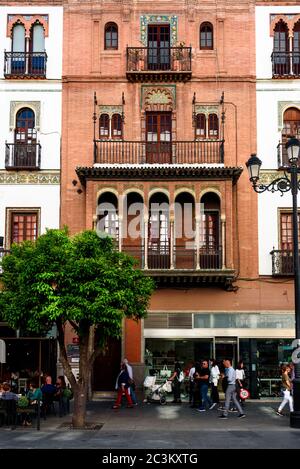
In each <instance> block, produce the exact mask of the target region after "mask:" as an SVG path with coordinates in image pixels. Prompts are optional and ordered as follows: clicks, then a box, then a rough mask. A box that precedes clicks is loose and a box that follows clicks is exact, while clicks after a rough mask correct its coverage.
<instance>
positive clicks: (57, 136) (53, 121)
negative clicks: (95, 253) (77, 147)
mask: <svg viewBox="0 0 300 469" xmlns="http://www.w3.org/2000/svg"><path fill="white" fill-rule="evenodd" d="M2 5H3V4H2ZM62 38H63V9H62V6H48V5H47V4H44V5H42V6H40V5H37V4H34V5H29V4H27V5H26V6H25V5H24V6H22V2H19V4H16V3H15V5H14V6H0V44H1V49H0V103H1V126H0V248H1V246H2V247H3V248H4V249H9V247H10V245H11V243H12V242H20V241H22V240H24V239H35V238H36V236H38V235H40V234H42V233H44V232H45V230H46V228H58V227H59V208H60V148H61V89H62V84H61V77H62V46H63V44H62Z"/></svg>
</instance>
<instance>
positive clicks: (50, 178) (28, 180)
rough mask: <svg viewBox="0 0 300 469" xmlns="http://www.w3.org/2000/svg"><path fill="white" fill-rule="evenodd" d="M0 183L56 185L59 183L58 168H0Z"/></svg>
mask: <svg viewBox="0 0 300 469" xmlns="http://www.w3.org/2000/svg"><path fill="white" fill-rule="evenodd" d="M0 184H8V185H13V184H41V185H57V184H60V171H59V169H57V170H53V171H37V172H34V173H33V172H29V171H5V170H2V169H1V170H0Z"/></svg>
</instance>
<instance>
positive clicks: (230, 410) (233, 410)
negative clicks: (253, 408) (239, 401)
mask: <svg viewBox="0 0 300 469" xmlns="http://www.w3.org/2000/svg"><path fill="white" fill-rule="evenodd" d="M229 412H238V411H237V409H233V408H232V409H229Z"/></svg>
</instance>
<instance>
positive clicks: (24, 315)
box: [0, 229, 154, 337]
mask: <svg viewBox="0 0 300 469" xmlns="http://www.w3.org/2000/svg"><path fill="white" fill-rule="evenodd" d="M2 267H3V277H2V280H3V284H4V290H3V292H2V293H1V294H0V311H1V313H2V315H3V316H4V318H5V320H6V321H8V323H9V324H10V325H11V326H12V327H15V328H18V327H23V328H25V329H27V330H29V331H32V332H39V333H43V332H47V331H48V330H50V329H51V327H52V325H53V323H54V322H55V321H57V320H59V321H62V322H63V323H64V322H66V321H68V320H69V321H72V322H73V323H76V324H78V325H79V334H80V324H81V323H84V324H85V327H86V325H87V324H89V325H97V328H98V329H100V330H101V335H102V337H109V336H110V337H118V336H119V335H120V331H121V321H122V319H123V317H124V316H126V317H129V318H133V319H139V318H143V317H144V316H145V315H146V310H147V305H148V302H149V299H150V296H151V293H152V291H153V288H154V285H153V281H152V280H151V279H150V278H147V277H145V276H144V274H143V272H142V271H141V270H139V269H136V268H135V260H134V259H133V258H132V257H130V256H128V255H126V254H123V253H119V252H117V251H116V250H115V248H114V244H113V241H112V239H111V238H110V237H105V238H99V237H98V236H97V234H96V233H95V232H94V231H84V232H82V233H80V234H77V235H76V236H74V237H69V236H68V232H67V230H66V229H64V230H47V232H46V233H45V234H44V235H42V236H40V237H39V238H38V239H37V240H36V241H35V242H31V241H25V242H23V243H21V244H14V245H13V246H12V248H11V254H10V255H8V256H5V257H4V259H3V262H2Z"/></svg>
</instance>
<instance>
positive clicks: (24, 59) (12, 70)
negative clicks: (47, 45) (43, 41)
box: [4, 52, 47, 78]
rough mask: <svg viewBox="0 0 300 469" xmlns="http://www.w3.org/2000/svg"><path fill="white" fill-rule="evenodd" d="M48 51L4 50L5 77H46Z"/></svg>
mask: <svg viewBox="0 0 300 469" xmlns="http://www.w3.org/2000/svg"><path fill="white" fill-rule="evenodd" d="M46 62H47V54H46V52H4V76H5V78H46Z"/></svg>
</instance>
